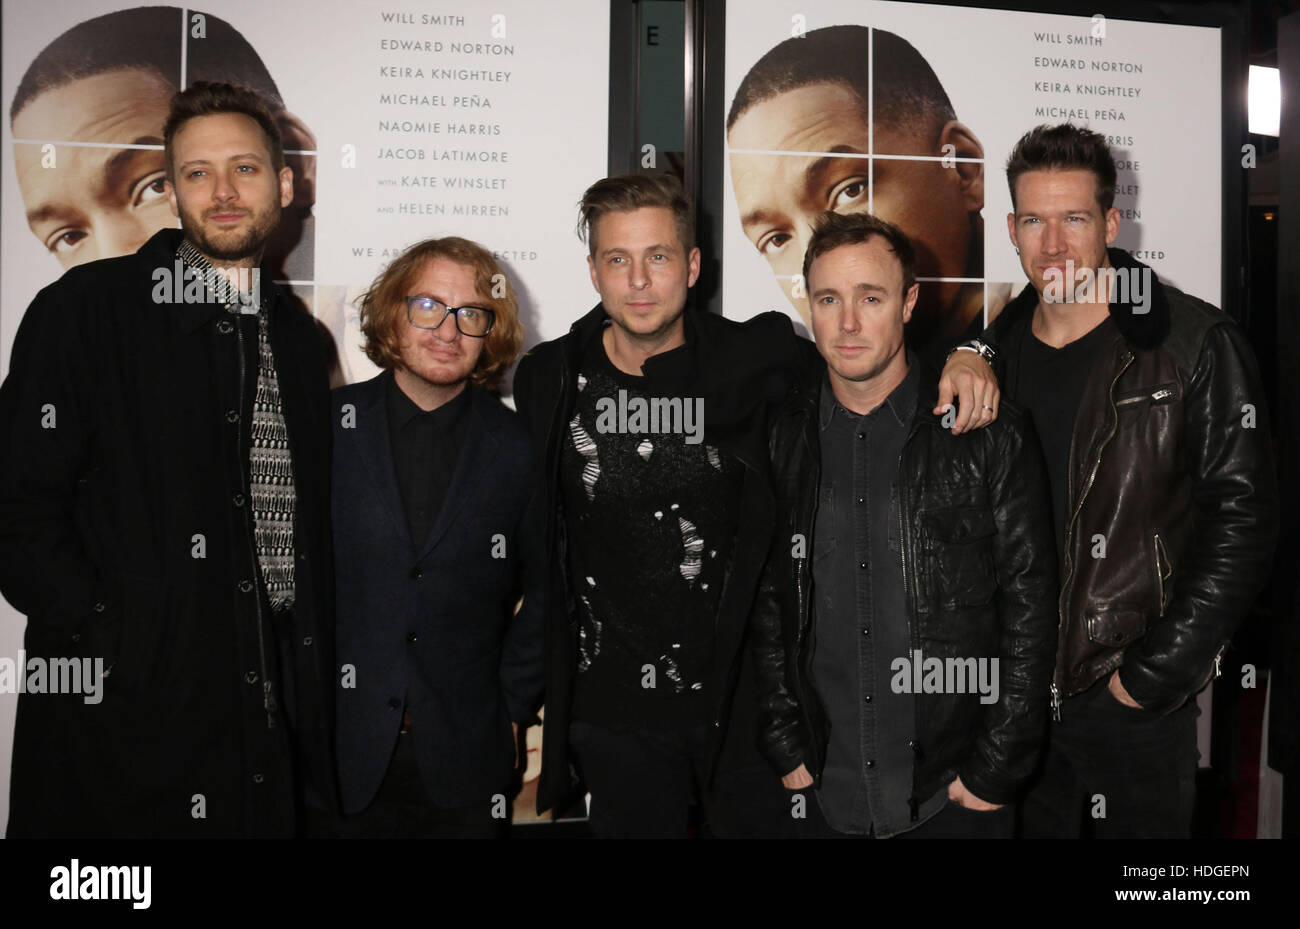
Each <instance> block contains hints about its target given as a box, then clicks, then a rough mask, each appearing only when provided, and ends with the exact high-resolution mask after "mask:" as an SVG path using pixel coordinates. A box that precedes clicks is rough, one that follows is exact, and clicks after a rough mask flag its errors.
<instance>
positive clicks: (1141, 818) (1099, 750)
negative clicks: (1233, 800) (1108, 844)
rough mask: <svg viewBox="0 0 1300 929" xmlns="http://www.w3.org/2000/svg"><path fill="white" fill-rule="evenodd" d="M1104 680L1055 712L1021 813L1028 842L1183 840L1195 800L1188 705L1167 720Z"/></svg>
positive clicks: (1194, 712) (1193, 710)
mask: <svg viewBox="0 0 1300 929" xmlns="http://www.w3.org/2000/svg"><path fill="white" fill-rule="evenodd" d="M1108 680H1109V675H1107V676H1106V677H1104V678H1102V679H1101V680H1100V681H1098V682H1097V683H1096V684H1095V685H1093V686H1092V687H1091V688H1089V689H1088V690H1087V691H1085V692H1084V693H1082V694H1079V695H1078V696H1076V697H1071V698H1070V699H1068V700H1066V701H1065V702H1064V703H1063V704H1062V706H1061V721H1060V722H1059V723H1051V724H1050V728H1049V730H1048V737H1047V747H1046V752H1045V757H1044V759H1043V763H1042V765H1041V768H1040V774H1039V775H1038V776H1037V777H1036V778H1035V779H1034V780H1033V781H1031V782H1030V785H1029V789H1028V792H1027V793H1026V795H1025V798H1024V801H1023V803H1022V804H1021V809H1020V834H1021V836H1022V837H1024V838H1027V839H1035V838H1078V837H1079V836H1080V834H1081V833H1082V826H1083V823H1084V821H1085V817H1086V818H1087V819H1088V820H1090V821H1091V823H1092V832H1093V835H1095V836H1096V837H1097V838H1110V839H1120V838H1124V839H1128V838H1132V839H1137V838H1165V839H1177V838H1184V839H1185V838H1188V837H1189V836H1190V834H1191V824H1192V811H1193V807H1194V805H1195V801H1196V764H1197V760H1198V759H1199V757H1200V756H1199V754H1198V753H1197V750H1196V717H1197V716H1199V715H1200V710H1199V709H1198V708H1197V706H1196V701H1195V700H1194V699H1190V700H1188V701H1187V703H1185V704H1184V705H1183V706H1181V707H1179V708H1178V709H1177V710H1174V711H1173V712H1172V713H1169V714H1168V715H1165V716H1161V715H1159V714H1157V713H1153V712H1151V711H1149V710H1143V709H1134V708H1133V707H1128V706H1124V704H1122V703H1120V702H1119V701H1118V700H1116V699H1115V698H1114V697H1113V696H1111V693H1110V690H1109V688H1108V687H1107V681H1108Z"/></svg>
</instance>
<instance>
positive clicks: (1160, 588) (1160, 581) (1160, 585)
mask: <svg viewBox="0 0 1300 929" xmlns="http://www.w3.org/2000/svg"><path fill="white" fill-rule="evenodd" d="M1155 536H1156V584H1157V592H1158V593H1159V596H1160V615H1161V616H1164V615H1165V570H1164V564H1162V562H1164V563H1167V562H1168V561H1169V556H1168V555H1164V557H1163V559H1162V558H1161V556H1162V555H1163V554H1164V550H1165V546H1164V543H1163V542H1161V541H1160V533H1158V532H1157V533H1156V534H1155ZM1170 576H1171V577H1172V576H1173V572H1172V571H1170ZM1216 676H1217V675H1216Z"/></svg>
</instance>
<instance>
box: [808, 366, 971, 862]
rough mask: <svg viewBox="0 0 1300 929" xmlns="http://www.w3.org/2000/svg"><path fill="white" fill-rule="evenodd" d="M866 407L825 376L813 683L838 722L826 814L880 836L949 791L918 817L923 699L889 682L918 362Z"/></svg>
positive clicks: (900, 602) (903, 637)
mask: <svg viewBox="0 0 1300 929" xmlns="http://www.w3.org/2000/svg"><path fill="white" fill-rule="evenodd" d="M908 361H909V365H908V372H907V376H906V377H904V379H903V381H902V382H901V383H900V384H899V385H898V386H897V387H896V388H894V390H893V392H892V393H890V395H889V396H888V397H887V398H886V399H885V401H884V402H883V403H881V404H880V406H878V407H876V408H875V409H874V410H872V411H871V412H870V413H867V414H866V415H859V414H857V413H854V412H852V411H850V410H847V409H845V408H844V407H843V406H841V405H840V403H839V402H838V401H837V400H836V399H835V395H834V394H833V393H832V392H831V387H830V384H829V382H828V383H825V384H823V386H822V399H821V416H820V424H821V447H822V449H821V450H822V470H821V484H820V486H819V488H818V501H817V517H816V522H815V524H814V529H813V593H814V607H815V616H816V633H815V634H816V640H815V641H816V651H815V652H814V655H813V681H814V686H815V687H816V689H817V693H818V695H819V696H820V697H821V699H822V702H823V704H824V705H825V707H826V712H827V716H828V718H829V721H830V744H829V746H828V747H827V753H826V764H825V767H824V769H823V772H822V787H821V790H820V791H818V800H819V801H820V802H821V806H822V812H823V814H824V815H825V817H826V821H827V823H828V824H829V825H830V826H831V827H832V828H833V829H836V830H837V831H839V832H847V833H855V834H872V835H875V836H877V837H880V838H885V837H887V836H891V835H896V834H897V833H899V832H906V831H907V830H908V829H910V828H913V827H915V826H918V825H920V824H921V823H922V822H924V821H925V820H926V819H928V818H929V817H930V816H932V815H934V814H935V813H936V812H938V811H939V810H940V809H941V808H942V807H943V804H944V803H945V802H946V794H945V792H943V791H941V792H940V793H938V794H936V795H935V796H934V797H919V798H917V800H918V801H924V802H921V803H920V809H919V811H918V819H917V821H916V822H913V821H912V819H911V805H910V802H909V801H910V800H911V797H912V766H913V762H914V758H913V748H912V745H913V740H914V739H915V738H916V722H915V705H914V700H913V698H912V696H911V695H910V694H895V693H894V692H893V691H892V690H891V689H890V686H889V685H890V681H891V679H892V678H893V677H894V671H893V670H891V667H890V665H891V664H892V663H893V662H894V661H895V660H896V659H898V658H900V657H910V649H911V642H910V629H909V625H908V616H907V597H906V593H905V591H904V589H903V566H902V552H901V549H900V543H899V539H900V526H899V524H898V520H899V510H898V501H897V497H896V488H895V485H896V483H897V475H898V459H899V456H900V455H901V454H902V451H903V446H904V444H905V443H906V442H907V436H908V433H909V432H910V430H911V425H912V419H913V416H914V415H915V412H916V398H917V383H918V381H919V375H918V363H917V359H916V358H915V356H913V355H912V354H911V353H909V355H908Z"/></svg>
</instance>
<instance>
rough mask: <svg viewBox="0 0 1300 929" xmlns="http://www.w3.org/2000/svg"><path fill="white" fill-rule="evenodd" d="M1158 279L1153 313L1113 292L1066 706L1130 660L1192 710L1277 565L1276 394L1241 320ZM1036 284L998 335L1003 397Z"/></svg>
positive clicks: (1129, 672) (1129, 669)
mask: <svg viewBox="0 0 1300 929" xmlns="http://www.w3.org/2000/svg"><path fill="white" fill-rule="evenodd" d="M1109 254H1110V261H1111V264H1112V266H1114V267H1115V268H1117V269H1122V270H1124V271H1125V273H1130V274H1132V273H1137V274H1143V275H1146V274H1149V275H1150V278H1149V286H1148V287H1147V288H1144V290H1143V291H1142V293H1147V294H1149V296H1150V301H1149V304H1148V306H1147V307H1146V310H1147V311H1146V312H1142V307H1141V305H1138V306H1134V305H1133V303H1132V302H1131V301H1130V302H1113V303H1111V305H1110V316H1111V319H1112V320H1113V321H1114V323H1115V327H1116V329H1117V331H1118V334H1117V335H1116V337H1115V339H1114V340H1113V342H1111V343H1110V344H1109V345H1107V346H1106V347H1105V348H1104V349H1102V354H1101V356H1100V358H1099V360H1098V363H1097V365H1096V367H1095V368H1094V369H1093V371H1092V373H1091V375H1090V377H1089V379H1088V382H1087V385H1086V386H1085V388H1084V394H1083V397H1082V399H1081V401H1080V404H1079V410H1078V414H1077V417H1076V419H1075V427H1074V436H1073V439H1072V442H1071V446H1070V460H1069V471H1068V479H1069V497H1068V501H1067V510H1066V513H1067V516H1068V521H1067V526H1066V544H1065V563H1064V567H1063V571H1062V575H1061V593H1060V637H1059V644H1058V651H1057V659H1056V673H1055V675H1054V679H1053V684H1052V687H1053V702H1054V704H1055V705H1057V706H1059V701H1060V700H1061V699H1063V698H1065V697H1069V696H1072V695H1074V694H1077V693H1080V692H1081V691H1083V690H1085V689H1087V688H1088V687H1089V686H1091V685H1092V684H1093V683H1094V682H1096V681H1097V680H1099V679H1101V678H1102V677H1104V676H1107V675H1109V674H1110V673H1111V672H1112V671H1113V670H1115V669H1116V668H1118V669H1120V672H1119V673H1120V682H1121V683H1122V684H1123V685H1124V687H1125V689H1126V690H1128V692H1129V694H1130V695H1131V696H1132V697H1133V699H1134V700H1136V701H1137V702H1138V703H1139V704H1141V705H1142V706H1143V707H1144V708H1146V709H1150V710H1154V711H1156V712H1160V713H1167V712H1170V711H1172V710H1174V709H1176V708H1177V707H1179V706H1181V705H1182V704H1183V702H1184V701H1186V700H1187V699H1188V698H1189V697H1191V696H1192V695H1194V694H1196V693H1197V692H1198V691H1199V690H1201V689H1202V688H1203V687H1204V686H1205V685H1206V684H1207V683H1208V682H1209V681H1210V679H1211V678H1212V677H1214V676H1215V675H1216V674H1217V672H1218V664H1219V658H1220V656H1221V655H1222V654H1223V650H1224V649H1225V648H1226V647H1227V644H1228V642H1229V641H1230V640H1231V638H1232V635H1233V633H1234V632H1235V631H1236V628H1237V626H1238V624H1239V623H1240V622H1241V620H1242V619H1243V618H1244V617H1245V616H1246V614H1247V612H1248V611H1249V610H1250V608H1251V605H1252V604H1253V603H1254V600H1255V598H1256V596H1258V594H1259V592H1260V589H1261V588H1262V587H1263V585H1264V582H1265V580H1266V578H1267V576H1268V572H1269V568H1270V566H1271V563H1272V557H1273V547H1274V544H1275V542H1276V539H1277V532H1278V498H1277V482H1276V477H1275V474H1274V467H1273V457H1272V450H1271V446H1270V438H1269V427H1268V418H1267V410H1266V408H1265V401H1264V389H1263V387H1262V385H1261V383H1260V377H1259V371H1258V369H1257V367H1256V363H1255V357H1254V353H1253V352H1252V351H1251V348H1250V344H1249V342H1248V341H1247V338H1246V335H1245V333H1244V332H1243V331H1242V329H1241V328H1240V327H1239V326H1238V325H1237V324H1236V323H1235V322H1234V321H1233V320H1232V319H1231V318H1230V317H1228V316H1227V315H1225V314H1224V313H1222V312H1221V311H1219V310H1217V309H1215V308H1214V307H1212V306H1210V305H1209V304H1207V303H1205V302H1203V301H1201V300H1198V299H1196V298H1195V297H1191V296H1189V295H1187V294H1185V293H1183V292H1182V291H1180V290H1178V289H1176V288H1174V287H1171V286H1169V285H1167V284H1162V283H1161V282H1160V281H1159V279H1158V278H1157V277H1156V275H1155V273H1154V272H1152V271H1151V269H1150V268H1148V267H1147V266H1146V265H1144V264H1142V263H1141V262H1139V261H1136V260H1135V259H1133V258H1132V257H1130V256H1129V254H1128V253H1127V252H1125V251H1122V250H1120V249H1110V250H1109ZM1037 303H1038V294H1037V293H1036V292H1035V291H1034V289H1033V288H1032V287H1027V288H1025V290H1024V291H1023V292H1022V293H1021V294H1020V296H1018V297H1017V298H1016V299H1015V300H1013V301H1012V302H1011V303H1010V304H1008V305H1007V307H1006V309H1004V310H1003V311H1002V314H1001V315H1000V316H999V317H998V318H997V320H996V321H995V322H994V323H993V325H991V326H990V327H989V329H988V330H987V331H986V332H985V334H984V336H983V338H984V339H985V341H987V342H989V343H990V344H992V345H994V346H995V347H996V348H997V349H998V351H999V358H998V366H999V368H1000V369H1001V370H1000V371H999V375H1000V380H1001V383H1002V384H1003V389H1004V391H1005V395H1006V397H1007V398H1008V399H1010V400H1012V401H1013V402H1014V401H1016V400H1018V399H1020V397H1019V391H1020V384H1019V365H1018V362H1019V358H1020V351H1021V347H1022V345H1023V343H1024V339H1025V338H1026V337H1027V336H1028V335H1029V332H1030V324H1031V322H1032V320H1033V315H1034V308H1035V307H1036V306H1037Z"/></svg>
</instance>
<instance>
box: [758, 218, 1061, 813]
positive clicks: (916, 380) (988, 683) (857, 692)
mask: <svg viewBox="0 0 1300 929" xmlns="http://www.w3.org/2000/svg"><path fill="white" fill-rule="evenodd" d="M803 274H804V278H805V280H807V282H808V293H809V301H810V305H811V313H812V319H811V321H812V328H813V334H814V335H815V337H816V340H817V348H818V351H819V352H820V353H821V355H822V357H823V358H824V363H822V364H818V365H816V366H814V367H813V368H812V370H811V371H810V372H809V374H808V376H807V378H806V380H805V382H804V384H803V385H802V387H801V388H800V389H799V390H797V391H796V392H795V393H794V394H793V395H792V396H791V397H790V399H789V400H788V401H787V402H786V403H785V404H783V405H782V406H781V408H780V409H779V410H778V411H777V412H776V414H775V415H774V417H773V420H772V427H771V451H772V468H773V471H774V478H775V481H776V487H777V501H778V502H777V516H778V528H777V531H776V533H775V534H774V537H773V542H772V557H771V559H770V562H769V564H768V568H767V571H766V572H765V575H764V583H763V588H762V592H761V594H760V597H759V606H758V608H757V609H756V611H755V619H754V633H753V635H754V642H753V646H754V654H755V660H756V662H757V665H758V669H759V678H760V683H761V687H762V692H763V697H762V699H763V714H762V725H763V735H762V745H763V750H764V753H765V754H766V756H767V758H768V760H769V761H770V762H771V763H772V765H773V767H774V768H775V770H776V772H777V773H778V774H779V775H781V776H782V779H783V782H784V784H785V786H786V787H787V788H788V789H790V790H793V791H800V790H802V789H803V788H807V787H815V788H816V791H815V795H814V797H813V798H811V799H810V798H807V797H805V796H803V795H802V794H795V795H793V796H792V797H791V803H792V804H793V805H794V806H795V808H796V809H798V810H799V812H800V815H799V817H798V819H799V821H800V823H801V825H802V829H801V834H803V835H804V836H806V837H813V838H844V837H849V836H862V837H867V836H871V837H875V838H889V837H893V836H898V835H906V836H908V837H909V838H977V837H981V838H993V837H1010V835H1011V833H1012V828H1013V825H1014V820H1013V815H1014V807H1013V806H1012V805H1011V803H1012V801H1013V800H1014V799H1015V797H1016V793H1017V790H1018V788H1019V787H1020V785H1021V784H1022V783H1023V782H1024V781H1025V779H1026V778H1027V777H1028V776H1029V774H1030V773H1031V772H1032V770H1033V766H1034V762H1035V761H1036V759H1037V756H1038V751H1039V747H1040V744H1041V733H1042V724H1043V721H1044V719H1045V717H1046V711H1047V696H1048V683H1049V679H1050V675H1051V668H1052V656H1053V653H1054V649H1055V644H1056V617H1055V611H1054V609H1053V607H1054V605H1055V601H1056V570H1055V567H1056V566H1055V560H1054V557H1053V554H1054V553H1053V548H1052V531H1051V510H1050V507H1049V506H1048V496H1047V479H1046V475H1045V473H1044V470H1043V464H1042V456H1041V453H1040V452H1039V450H1038V445H1037V442H1036V440H1035V438H1034V435H1033V430H1032V428H1030V427H1029V424H1028V422H1027V420H1026V418H1025V416H1024V414H1023V413H1022V412H1021V411H1019V410H1016V409H1015V408H1014V407H1011V406H1010V405H1007V404H1004V405H1003V407H1002V411H1001V415H1000V416H999V417H998V419H997V421H996V422H995V423H993V424H992V425H990V426H989V427H988V428H986V429H981V430H978V431H976V432H973V433H970V434H967V435H959V436H955V435H952V434H950V433H949V431H948V429H947V428H946V423H945V422H944V419H943V418H940V417H939V416H936V415H935V412H934V406H935V403H934V390H933V388H932V387H931V386H930V385H931V384H933V383H934V379H933V377H931V376H930V375H928V374H927V373H926V371H925V369H924V368H923V367H921V366H920V364H919V362H918V359H917V357H916V355H915V354H914V353H912V352H908V351H906V350H905V349H904V346H903V330H904V324H905V323H906V322H907V320H908V319H909V318H910V317H911V314H912V309H913V307H914V305H915V303H916V298H917V289H918V288H917V285H916V281H915V275H916V257H915V252H914V251H913V247H912V244H911V242H910V241H909V240H908V239H907V237H906V236H905V235H904V234H903V233H902V232H901V231H900V230H899V229H898V228H897V227H895V226H893V225H891V224H889V223H886V222H884V221H883V220H880V219H878V218H876V217H875V216H871V215H869V214H851V215H839V214H836V213H825V214H823V215H822V217H821V219H820V220H819V222H818V223H817V225H816V227H815V229H814V231H813V234H812V237H811V240H810V242H809V246H808V251H807V254H806V256H805V258H804V265H803Z"/></svg>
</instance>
